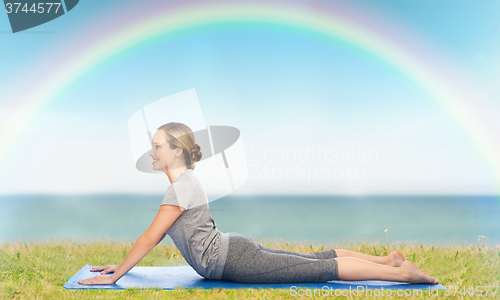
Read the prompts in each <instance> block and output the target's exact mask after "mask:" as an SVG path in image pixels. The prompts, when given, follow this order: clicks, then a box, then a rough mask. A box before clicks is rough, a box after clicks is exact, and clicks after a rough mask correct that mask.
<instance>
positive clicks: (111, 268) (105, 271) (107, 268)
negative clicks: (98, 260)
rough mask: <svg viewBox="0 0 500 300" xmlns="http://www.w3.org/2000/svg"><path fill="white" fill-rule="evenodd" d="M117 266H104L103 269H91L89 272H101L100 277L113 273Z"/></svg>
mask: <svg viewBox="0 0 500 300" xmlns="http://www.w3.org/2000/svg"><path fill="white" fill-rule="evenodd" d="M118 266H119V265H106V266H103V267H93V268H92V269H90V272H95V271H102V272H101V275H104V274H108V273H114V272H115V271H116V270H117V269H118Z"/></svg>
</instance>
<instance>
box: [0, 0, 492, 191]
mask: <svg viewBox="0 0 500 300" xmlns="http://www.w3.org/2000/svg"><path fill="white" fill-rule="evenodd" d="M138 15H139V16H138ZM117 18H118V19H120V17H117ZM362 20H365V19H364V18H359V16H350V15H348V14H345V13H342V12H340V13H339V12H338V11H332V10H331V9H330V10H328V9H324V8H320V7H316V6H310V5H308V6H305V5H298V4H292V3H286V2H279V1H266V2H261V1H251V2H247V1H230V2H228V1H203V2H201V1H200V2H189V3H188V4H179V5H177V6H172V4H168V3H167V4H159V6H156V7H152V8H150V9H143V10H142V11H139V12H137V13H133V12H132V11H129V12H128V15H127V17H123V15H122V17H121V19H120V22H119V23H116V26H115V27H114V28H112V30H109V31H108V32H107V33H106V34H105V35H101V36H99V35H97V36H92V38H91V40H92V42H91V43H87V44H79V45H78V46H79V48H78V50H77V51H75V52H72V55H71V56H68V57H65V58H64V59H62V60H61V61H59V62H58V63H57V65H56V66H51V67H50V69H51V70H52V71H51V72H50V73H49V75H48V76H46V77H45V79H44V80H42V81H41V82H40V81H39V82H38V83H39V84H38V85H37V86H36V88H34V89H33V90H32V91H30V92H28V93H26V94H24V95H18V96H17V98H20V101H25V102H26V103H25V104H24V105H23V110H22V111H21V112H20V113H19V114H18V115H16V116H15V117H14V118H13V119H12V121H11V122H10V123H11V124H9V125H10V126H9V128H12V130H11V131H9V132H7V133H6V134H7V136H5V137H3V140H2V143H1V144H0V171H1V170H2V168H1V167H2V165H3V164H4V163H5V160H6V158H7V156H8V154H9V153H10V151H12V149H14V148H15V146H16V145H17V143H19V141H20V139H21V138H22V135H23V133H24V132H25V131H26V130H27V128H28V127H29V126H30V124H31V122H32V120H34V118H35V117H36V116H37V114H39V113H40V112H41V111H42V110H43V109H44V108H45V107H46V106H47V105H48V104H49V103H51V102H52V101H55V99H56V98H57V96H58V95H59V94H61V93H62V92H63V91H64V90H65V88H67V87H68V86H69V85H70V84H71V83H73V82H75V81H77V80H78V79H79V78H80V77H81V76H83V75H85V74H86V73H88V72H90V71H91V70H92V69H94V68H96V67H97V66H99V65H100V64H102V63H103V62H105V61H107V60H109V59H111V58H113V57H115V56H116V55H119V54H122V53H124V52H125V51H127V50H130V49H132V48H133V47H135V46H139V45H141V44H143V43H144V42H147V41H151V40H153V39H160V38H164V37H165V36H168V35H170V34H174V33H178V32H180V31H182V30H187V29H197V28H202V27H204V26H207V25H212V24H221V25H232V24H241V23H247V24H265V25H268V26H275V25H280V26H288V27H290V28H292V29H293V28H298V29H305V30H308V31H310V32H312V33H314V34H320V35H322V36H324V37H325V38H328V39H334V40H337V41H342V42H344V43H347V44H349V45H353V46H355V47H358V48H359V49H362V50H363V51H365V52H366V53H368V54H370V55H373V56H374V57H376V58H378V59H380V60H382V61H384V62H385V63H387V64H388V65H390V66H392V67H393V68H394V69H396V70H398V71H399V72H400V73H402V74H403V75H404V76H406V77H408V78H409V79H410V80H412V81H413V82H414V83H415V84H416V85H418V86H419V87H420V88H421V89H422V90H423V91H425V92H426V93H427V94H428V95H429V96H430V98H431V99H433V100H435V101H436V102H437V103H438V104H439V105H440V106H442V107H443V108H444V109H445V110H446V111H447V112H448V113H449V115H450V116H451V117H452V119H454V120H455V121H456V124H455V125H457V126H459V127H460V128H461V129H462V130H463V131H464V132H465V134H466V135H467V136H468V137H469V138H470V140H471V141H472V142H473V143H474V145H475V146H476V148H477V150H478V152H479V154H480V155H481V156H482V157H483V163H484V167H485V168H486V169H488V170H490V171H491V172H492V175H493V177H494V181H495V182H496V183H500V161H499V159H498V157H499V156H498V155H497V153H499V152H498V148H497V145H496V144H495V142H494V140H493V138H492V137H491V136H490V135H489V134H488V130H486V128H485V126H484V124H482V123H481V120H480V118H478V117H477V116H476V115H475V114H474V113H472V112H473V111H474V109H473V108H474V107H473V106H472V105H471V104H470V103H468V99H465V98H464V96H463V95H462V93H461V91H459V90H455V89H456V88H457V86H456V85H450V84H449V78H448V76H449V75H451V74H441V72H438V71H436V70H437V68H436V66H435V65H434V63H435V61H439V60H438V59H436V60H435V61H432V62H430V60H429V58H428V56H427V55H426V56H425V57H423V56H422V55H416V54H415V53H412V51H408V50H407V49H404V46H402V45H401V44H402V43H400V42H399V40H398V39H395V38H393V37H392V36H391V35H390V34H387V32H389V31H390V30H389V29H387V32H386V31H381V30H377V29H376V28H375V29H374V28H373V27H370V26H367V25H366V24H363V22H364V21H362ZM378 21H380V22H382V20H377V22H378ZM382 23H383V22H382ZM395 27H397V26H395ZM387 28H388V27H387ZM398 42H399V43H398ZM25 99H29V100H25ZM16 101H19V100H16ZM495 186H496V187H497V188H498V187H499V186H500V185H498V184H497V185H495ZM499 191H500V189H499ZM499 194H500V193H499Z"/></svg>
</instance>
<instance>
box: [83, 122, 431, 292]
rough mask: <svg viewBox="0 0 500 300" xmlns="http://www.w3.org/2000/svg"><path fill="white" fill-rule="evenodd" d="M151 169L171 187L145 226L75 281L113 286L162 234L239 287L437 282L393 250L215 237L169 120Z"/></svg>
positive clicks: (180, 129)
mask: <svg viewBox="0 0 500 300" xmlns="http://www.w3.org/2000/svg"><path fill="white" fill-rule="evenodd" d="M152 146H153V149H152V150H151V152H150V154H149V155H150V156H151V157H152V159H153V169H154V170H159V171H163V172H165V174H166V175H167V176H168V178H169V180H170V182H171V183H172V184H171V185H170V187H169V188H168V190H167V192H166V193H165V197H164V199H163V202H162V204H161V206H160V209H159V211H158V214H157V215H156V217H155V219H154V220H153V222H152V224H151V226H150V227H149V228H148V229H147V230H146V231H145V232H144V233H143V234H142V235H141V236H140V237H139V239H138V240H137V242H136V243H135V244H134V246H133V247H132V249H131V250H130V252H129V253H128V255H127V256H126V257H125V259H124V260H123V262H122V263H121V264H119V265H108V266H103V267H95V268H93V269H91V271H102V272H101V274H107V273H113V274H111V275H98V276H95V277H92V278H88V279H85V280H80V281H78V282H79V283H80V284H114V283H115V282H116V281H117V280H118V279H120V278H121V277H122V276H123V275H125V274H126V273H127V272H128V271H129V270H130V269H132V267H134V266H135V265H136V264H137V263H138V262H139V261H140V260H141V259H142V258H143V257H144V256H145V255H146V254H148V253H149V251H151V249H153V248H154V247H155V246H156V245H157V244H158V243H159V242H161V240H162V239H163V238H164V237H165V236H166V235H167V234H168V235H169V236H170V237H171V238H172V240H173V241H174V243H175V245H176V246H177V248H178V249H179V251H180V252H181V254H182V256H183V257H184V258H185V259H186V261H187V262H188V263H189V265H190V266H191V267H193V269H195V270H196V272H197V273H198V274H200V275H201V276H203V277H204V278H207V279H221V280H231V281H236V282H243V283H301V282H326V281H329V280H339V279H340V280H388V281H400V282H408V283H430V284H434V283H438V282H439V281H438V280H437V279H435V278H433V277H431V276H429V275H427V274H426V273H424V272H423V271H422V270H420V269H419V268H418V267H416V266H415V265H414V264H413V263H412V262H410V261H407V260H405V259H404V258H403V256H402V255H401V254H400V253H399V252H398V251H394V252H392V253H391V254H390V255H387V256H384V257H379V256H371V255H366V254H362V253H357V252H352V251H348V250H342V249H329V250H325V251H321V252H315V253H310V254H305V253H299V252H294V251H289V250H280V249H272V248H267V247H264V246H261V245H259V244H257V243H256V242H255V241H253V240H252V239H250V238H248V237H246V236H244V235H242V234H238V233H234V232H231V233H222V232H220V231H219V230H218V229H217V228H216V225H215V222H214V220H213V219H212V216H211V215H210V211H209V209H208V200H207V196H206V194H205V191H204V189H203V187H202V186H201V184H200V182H199V180H198V178H197V177H196V176H195V175H194V173H193V169H194V167H195V162H197V161H199V160H200V159H201V156H202V154H201V152H200V146H198V144H195V140H194V135H193V132H192V131H191V129H190V128H189V127H188V126H186V125H185V124H182V123H175V122H172V123H168V124H165V125H163V126H161V127H159V128H158V131H157V132H156V133H155V135H154V136H153V141H152Z"/></svg>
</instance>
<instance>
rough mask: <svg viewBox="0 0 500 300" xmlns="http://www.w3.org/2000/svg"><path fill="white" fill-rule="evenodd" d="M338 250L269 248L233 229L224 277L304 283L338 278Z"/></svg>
mask: <svg viewBox="0 0 500 300" xmlns="http://www.w3.org/2000/svg"><path fill="white" fill-rule="evenodd" d="M335 257H337V253H336V252H335V250H334V249H329V250H325V251H321V252H314V253H309V254H306V253H300V252H295V251H290V250H282V249H273V248H267V247H264V246H262V245H259V244H257V243H256V242H255V241H254V240H252V239H251V238H249V237H247V236H245V235H242V234H239V233H236V232H230V233H229V249H228V253H227V258H226V263H225V264H224V270H223V271H222V278H221V279H222V280H231V281H236V282H242V283H301V282H327V281H329V280H338V279H339V278H338V264H337V260H335V259H334V258H335Z"/></svg>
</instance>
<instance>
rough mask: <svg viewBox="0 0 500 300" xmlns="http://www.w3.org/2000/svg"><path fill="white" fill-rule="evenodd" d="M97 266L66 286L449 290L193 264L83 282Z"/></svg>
mask: <svg viewBox="0 0 500 300" xmlns="http://www.w3.org/2000/svg"><path fill="white" fill-rule="evenodd" d="M92 268H93V266H90V265H86V266H85V267H83V268H82V269H81V270H80V271H78V273H76V274H75V276H73V277H72V278H71V279H70V280H69V281H68V282H67V283H66V284H65V285H64V287H65V288H67V289H113V290H118V289H126V288H128V287H138V288H148V287H150V288H162V289H165V290H173V289H174V288H175V287H177V286H181V287H183V288H186V289H188V288H200V287H201V288H204V289H213V288H224V289H237V288H274V289H282V288H290V287H292V286H295V287H305V288H310V289H313V288H317V289H321V288H324V287H325V286H326V287H328V288H329V289H330V288H331V289H350V288H351V289H357V288H358V286H359V287H363V288H365V289H381V288H384V289H429V288H430V289H446V288H445V287H443V286H442V285H441V284H408V283H401V282H391V281H380V280H372V281H328V282H325V283H270V284H250V283H238V282H233V281H226V280H209V279H205V278H203V277H201V276H200V275H198V273H196V271H195V270H194V269H193V268H191V267H190V266H189V265H185V266H176V267H137V266H136V267H133V268H132V269H131V270H130V271H129V272H128V273H127V274H125V275H123V277H122V278H120V279H119V280H118V281H117V282H116V283H115V284H108V285H99V284H95V285H83V284H79V283H78V281H79V280H82V279H87V278H90V277H94V276H96V275H100V274H101V272H100V271H98V272H90V269H92Z"/></svg>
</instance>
